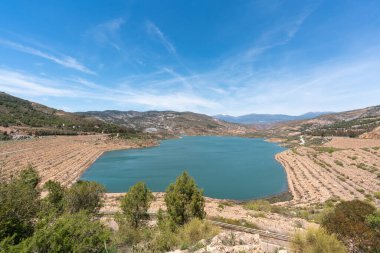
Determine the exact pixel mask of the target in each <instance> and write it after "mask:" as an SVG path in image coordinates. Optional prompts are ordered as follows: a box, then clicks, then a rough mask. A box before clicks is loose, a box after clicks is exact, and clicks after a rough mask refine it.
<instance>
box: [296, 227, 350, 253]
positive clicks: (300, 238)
mask: <svg viewBox="0 0 380 253" xmlns="http://www.w3.org/2000/svg"><path fill="white" fill-rule="evenodd" d="M291 247H292V249H293V251H294V252H295V253H330V252H331V253H332V252H334V253H345V252H347V250H346V248H345V247H344V245H343V244H342V243H341V242H340V241H339V240H338V239H337V238H336V236H335V235H330V234H328V233H327V232H326V231H325V230H324V229H316V228H309V229H307V230H306V231H305V232H297V233H296V234H295V235H294V238H293V240H292V242H291Z"/></svg>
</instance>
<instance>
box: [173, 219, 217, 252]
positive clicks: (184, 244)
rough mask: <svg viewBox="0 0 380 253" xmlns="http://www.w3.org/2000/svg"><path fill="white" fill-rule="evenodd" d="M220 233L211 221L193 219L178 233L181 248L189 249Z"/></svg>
mask: <svg viewBox="0 0 380 253" xmlns="http://www.w3.org/2000/svg"><path fill="white" fill-rule="evenodd" d="M219 232H220V230H219V229H218V228H217V227H215V226H214V225H212V224H211V223H210V222H209V221H202V220H199V219H193V220H191V221H190V222H189V223H187V224H185V225H184V226H183V227H182V228H181V229H180V231H179V232H178V235H179V238H180V241H181V248H182V249H183V248H188V247H189V246H191V245H195V244H196V243H197V242H199V241H200V240H202V239H210V238H212V237H214V236H215V235H217V234H219Z"/></svg>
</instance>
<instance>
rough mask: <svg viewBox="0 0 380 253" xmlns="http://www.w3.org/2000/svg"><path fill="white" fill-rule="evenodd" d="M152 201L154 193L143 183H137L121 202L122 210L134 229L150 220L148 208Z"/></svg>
mask: <svg viewBox="0 0 380 253" xmlns="http://www.w3.org/2000/svg"><path fill="white" fill-rule="evenodd" d="M152 199H153V194H152V192H151V191H150V190H149V189H148V187H147V186H146V184H145V183H143V182H138V183H136V184H135V185H134V186H132V187H131V188H129V191H128V192H127V193H126V194H125V196H124V198H123V199H122V201H121V210H122V211H123V214H124V215H125V217H126V219H127V220H128V222H129V223H130V224H131V225H132V226H133V227H134V228H137V227H139V226H141V225H142V224H144V222H145V221H146V220H147V219H148V218H149V215H148V208H149V206H150V203H151V201H152Z"/></svg>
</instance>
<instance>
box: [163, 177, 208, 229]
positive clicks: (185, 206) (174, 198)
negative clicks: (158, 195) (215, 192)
mask: <svg viewBox="0 0 380 253" xmlns="http://www.w3.org/2000/svg"><path fill="white" fill-rule="evenodd" d="M165 203H166V207H167V212H168V214H169V216H170V218H171V219H172V220H173V221H174V222H175V223H176V224H177V225H184V224H185V223H187V222H188V221H190V220H191V219H192V218H199V219H203V218H204V217H205V215H206V213H205V211H204V207H205V200H204V197H203V190H199V189H198V187H197V185H196V184H195V182H194V179H193V178H191V177H190V176H189V174H188V173H187V172H183V173H182V175H180V176H179V177H178V178H177V180H176V182H175V183H172V184H170V185H169V187H168V188H167V190H166V195H165Z"/></svg>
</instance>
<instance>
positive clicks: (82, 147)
mask: <svg viewBox="0 0 380 253" xmlns="http://www.w3.org/2000/svg"><path fill="white" fill-rule="evenodd" d="M153 145H157V142H156V141H154V140H147V141H142V140H121V139H120V140H116V139H112V138H110V137H109V136H108V135H100V134H98V135H83V136H58V137H53V136H52V137H43V138H33V139H27V140H18V141H7V142H0V178H1V179H9V178H10V177H12V176H14V175H17V173H18V172H19V171H21V170H22V169H24V168H25V167H26V166H28V165H31V166H33V167H34V168H35V169H36V170H37V171H38V173H39V174H40V177H41V183H40V184H41V185H43V184H44V183H45V182H47V181H48V180H55V181H58V182H60V183H61V184H63V185H65V186H70V185H71V184H72V183H74V182H75V181H76V180H78V179H79V178H80V176H81V174H82V173H83V172H84V171H85V170H86V169H87V168H88V167H89V166H90V165H91V164H92V163H93V162H94V161H95V160H96V159H97V158H98V157H99V156H101V155H102V154H103V153H104V152H106V151H111V150H118V149H129V148H141V147H148V146H153Z"/></svg>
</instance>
